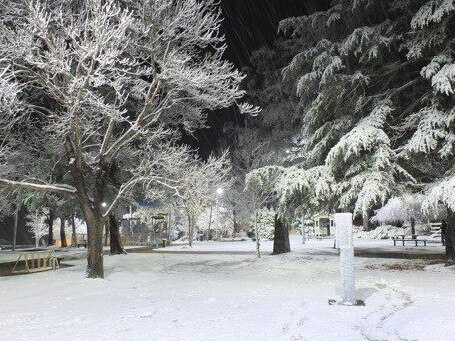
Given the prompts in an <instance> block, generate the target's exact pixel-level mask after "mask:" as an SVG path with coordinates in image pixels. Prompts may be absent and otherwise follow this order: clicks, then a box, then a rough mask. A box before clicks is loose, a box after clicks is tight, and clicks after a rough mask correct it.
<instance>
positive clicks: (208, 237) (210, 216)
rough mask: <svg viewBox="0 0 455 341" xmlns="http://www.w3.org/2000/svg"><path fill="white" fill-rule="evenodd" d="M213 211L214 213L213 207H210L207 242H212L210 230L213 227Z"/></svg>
mask: <svg viewBox="0 0 455 341" xmlns="http://www.w3.org/2000/svg"><path fill="white" fill-rule="evenodd" d="M212 211H213V205H210V215H209V227H208V229H207V240H210V228H211V227H212Z"/></svg>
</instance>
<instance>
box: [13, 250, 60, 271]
mask: <svg viewBox="0 0 455 341" xmlns="http://www.w3.org/2000/svg"><path fill="white" fill-rule="evenodd" d="M22 264H23V267H22ZM58 266H59V265H58V260H57V257H56V256H55V253H54V251H53V250H45V251H27V252H22V253H21V254H20V255H19V258H18V259H17V261H16V264H15V265H14V267H13V270H12V273H13V274H24V273H32V272H38V271H47V270H55V269H57V268H58Z"/></svg>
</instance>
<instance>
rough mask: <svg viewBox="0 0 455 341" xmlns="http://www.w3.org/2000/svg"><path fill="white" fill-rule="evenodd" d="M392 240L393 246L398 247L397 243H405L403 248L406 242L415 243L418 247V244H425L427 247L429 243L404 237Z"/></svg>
mask: <svg viewBox="0 0 455 341" xmlns="http://www.w3.org/2000/svg"><path fill="white" fill-rule="evenodd" d="M392 240H393V246H397V242H401V243H403V246H404V243H405V242H413V243H415V245H416V246H418V243H419V242H422V243H423V246H427V241H426V240H425V239H417V238H415V239H413V238H405V237H404V236H403V237H401V238H399V237H392Z"/></svg>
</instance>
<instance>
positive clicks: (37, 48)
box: [0, 0, 258, 277]
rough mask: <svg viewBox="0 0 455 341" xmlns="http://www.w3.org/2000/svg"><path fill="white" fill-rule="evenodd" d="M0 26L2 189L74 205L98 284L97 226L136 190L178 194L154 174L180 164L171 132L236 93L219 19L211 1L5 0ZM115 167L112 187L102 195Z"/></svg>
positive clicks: (238, 77) (237, 77)
mask: <svg viewBox="0 0 455 341" xmlns="http://www.w3.org/2000/svg"><path fill="white" fill-rule="evenodd" d="M0 18H1V19H0V76H1V77H0V80H1V81H0V98H1V101H0V122H1V124H2V127H3V129H2V131H1V141H2V144H1V149H0V164H2V165H4V167H3V166H2V168H1V169H0V171H1V179H0V184H1V185H3V186H8V187H10V188H13V189H14V188H23V189H28V190H34V191H41V192H46V193H53V194H56V195H61V196H67V197H73V198H75V199H76V200H77V201H78V202H79V205H80V207H81V210H82V213H83V215H84V219H85V221H86V222H87V226H88V262H87V263H88V264H87V276H88V277H103V276H104V270H103V256H102V235H103V226H104V224H105V222H106V220H107V217H109V215H110V214H111V212H113V210H114V209H115V208H116V206H117V204H118V203H119V201H120V200H122V198H125V197H127V196H128V195H130V193H132V191H133V190H134V189H135V188H136V187H141V186H142V187H143V188H145V189H147V188H148V187H150V186H155V185H156V184H160V185H163V186H167V187H170V188H175V189H177V184H176V179H175V178H169V177H164V176H162V173H160V171H159V170H160V169H161V168H162V166H161V164H162V163H165V164H170V163H171V164H172V162H173V161H172V160H174V161H175V162H177V161H176V160H178V157H177V156H174V152H177V153H178V152H179V150H180V149H179V148H178V147H174V146H173V145H174V141H175V137H176V132H178V131H179V129H180V128H182V127H183V128H184V129H187V130H193V129H195V128H197V127H199V126H200V125H201V124H204V121H205V119H206V115H207V113H206V112H207V111H206V110H207V109H208V110H212V109H217V108H223V107H228V106H230V105H232V104H235V103H237V101H238V100H239V99H240V98H241V97H242V96H243V95H244V92H243V91H242V90H240V82H241V81H242V79H243V77H244V76H243V75H242V74H241V73H240V72H238V71H237V70H235V68H234V67H233V65H232V64H230V63H229V62H226V61H223V60H222V54H223V52H224V50H225V48H226V46H225V43H224V37H223V36H222V35H220V34H219V26H220V22H221V14H220V11H219V9H218V7H217V6H216V2H215V1H214V0H208V1H204V2H200V1H196V0H188V1H178V2H176V1H173V0H161V1H154V0H146V1H139V0H130V1H114V0H106V1H83V2H77V3H71V4H69V3H65V4H62V3H60V2H50V1H43V0H7V1H3V2H2V4H1V5H0ZM239 107H240V109H241V111H242V112H250V113H255V112H257V111H258V110H257V109H256V108H253V107H252V106H250V105H247V104H240V105H239ZM30 137H33V139H31V138H30ZM43 146H46V148H47V149H48V150H50V153H51V155H53V157H52V162H51V167H50V169H47V168H46V167H44V166H41V165H49V164H50V163H49V158H48V157H46V155H47V153H41V150H42V149H43V148H44V147H43ZM166 150H167V152H166ZM182 153H183V152H182ZM30 156H32V157H30ZM25 157H27V159H26V160H27V161H25V160H24V158H25ZM157 157H161V158H162V160H161V159H157ZM30 160H33V165H34V166H36V167H24V164H29V163H30ZM114 163H116V164H117V166H118V167H119V169H121V172H122V174H121V185H120V186H119V187H118V188H117V190H116V191H115V193H112V194H109V196H108V193H109V172H110V171H111V167H112V165H113V164H114ZM19 165H22V166H23V167H17V166H19ZM55 167H60V168H61V169H62V170H63V172H62V176H60V177H58V178H57V177H55V176H53V173H52V169H53V168H55ZM41 168H42V169H41ZM34 169H40V170H39V171H34ZM108 199H110V200H108ZM105 202H106V203H107V204H108V205H107V207H103V205H102V204H103V203H105Z"/></svg>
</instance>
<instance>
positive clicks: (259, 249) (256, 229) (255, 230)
mask: <svg viewBox="0 0 455 341" xmlns="http://www.w3.org/2000/svg"><path fill="white" fill-rule="evenodd" d="M254 233H255V235H256V254H257V256H258V258H261V242H260V241H259V229H258V212H257V210H256V208H255V209H254Z"/></svg>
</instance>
